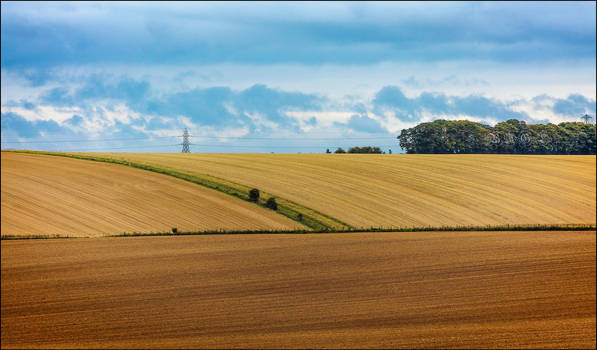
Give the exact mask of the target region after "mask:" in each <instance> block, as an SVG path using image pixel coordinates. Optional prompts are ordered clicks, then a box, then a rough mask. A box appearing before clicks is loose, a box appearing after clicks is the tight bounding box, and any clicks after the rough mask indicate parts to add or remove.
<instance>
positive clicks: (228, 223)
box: [1, 152, 302, 236]
mask: <svg viewBox="0 0 597 350" xmlns="http://www.w3.org/2000/svg"><path fill="white" fill-rule="evenodd" d="M1 168H2V201H1V202H2V211H1V215H2V229H1V230H2V234H3V235H53V234H59V235H71V236H98V235H105V234H121V233H123V232H129V233H130V232H135V231H136V232H169V231H170V230H171V229H172V228H173V227H176V228H178V230H181V231H184V230H188V231H191V230H192V231H202V230H210V229H211V230H217V229H229V230H232V229H237V230H249V229H270V230H285V229H295V228H302V226H301V225H300V224H298V223H296V222H294V221H292V220H290V219H287V218H286V217H284V216H282V215H279V214H276V213H275V212H273V211H271V210H267V209H264V208H261V207H258V206H256V205H253V204H251V203H248V202H244V201H242V200H239V199H236V198H234V197H231V196H228V195H224V194H222V193H219V192H217V191H214V190H210V189H206V188H204V187H201V186H198V185H195V184H192V183H189V182H186V181H183V180H179V179H176V178H173V177H170V176H167V175H161V174H156V173H152V172H149V171H144V170H138V169H133V168H129V167H125V166H121V165H114V164H107V163H98V162H90V161H85V160H76V159H69V158H63V157H53V156H43V155H34V154H20V153H12V152H2V163H1Z"/></svg>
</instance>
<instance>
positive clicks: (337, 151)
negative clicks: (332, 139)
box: [334, 148, 346, 153]
mask: <svg viewBox="0 0 597 350" xmlns="http://www.w3.org/2000/svg"><path fill="white" fill-rule="evenodd" d="M334 153H346V151H345V150H343V149H342V148H338V149H337V150H336V151H335V152H334Z"/></svg>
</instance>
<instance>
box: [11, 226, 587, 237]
mask: <svg viewBox="0 0 597 350" xmlns="http://www.w3.org/2000/svg"><path fill="white" fill-rule="evenodd" d="M595 230H597V224H529V225H495V226H492V225H486V226H474V225H469V226H419V227H386V228H384V227H371V228H368V229H366V228H362V229H358V228H352V229H343V230H329V229H328V230H224V229H221V230H206V231H189V232H177V233H172V232H147V233H143V232H132V233H121V234H115V235H106V236H100V237H76V236H60V235H23V236H18V235H2V236H1V239H2V240H27V239H64V238H108V237H149V236H208V235H238V234H334V233H375V232H388V233H390V232H396V233H399V232H470V231H477V232H482V231H485V232H488V231H492V232H516V231H561V232H566V231H595Z"/></svg>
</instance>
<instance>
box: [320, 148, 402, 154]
mask: <svg viewBox="0 0 597 350" xmlns="http://www.w3.org/2000/svg"><path fill="white" fill-rule="evenodd" d="M325 153H332V152H331V151H330V149H329V148H328V149H326V150H325ZM334 153H379V154H381V153H385V152H383V151H382V150H381V148H379V147H375V146H363V147H358V146H355V147H350V148H349V149H348V152H346V151H345V150H344V149H343V148H341V147H339V148H337V149H336V150H335V151H334ZM390 153H392V150H390Z"/></svg>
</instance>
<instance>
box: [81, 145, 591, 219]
mask: <svg viewBox="0 0 597 350" xmlns="http://www.w3.org/2000/svg"><path fill="white" fill-rule="evenodd" d="M93 155H99V156H104V157H106V156H108V157H113V158H118V159H128V160H132V161H136V162H141V163H147V164H153V165H159V166H163V167H168V168H172V169H178V170H183V171H188V172H193V173H197V174H208V175H212V176H216V177H220V178H223V179H226V180H230V181H233V182H236V183H240V184H243V185H246V186H251V187H257V188H259V189H260V190H263V191H266V192H269V193H271V194H273V195H275V196H279V197H281V198H286V199H289V200H292V201H295V202H297V203H300V204H302V205H304V206H306V207H309V208H312V209H315V210H317V211H319V212H321V213H324V214H327V215H329V216H331V217H333V218H336V219H339V220H341V221H344V222H346V223H348V224H350V225H352V226H354V227H363V228H369V227H371V226H374V227H380V226H383V227H395V226H403V227H404V226H406V227H412V226H442V225H446V226H457V225H505V224H515V225H516V224H568V223H577V224H587V223H589V224H592V223H595V211H596V206H595V199H596V196H595V180H596V178H595V156H535V155H495V154H491V155H422V154H417V155H403V154H394V155H375V154H155V153H154V154H149V153H139V154H128V153H108V154H106V153H104V154H93Z"/></svg>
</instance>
